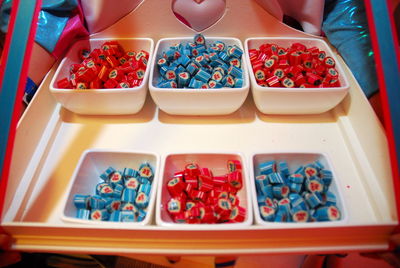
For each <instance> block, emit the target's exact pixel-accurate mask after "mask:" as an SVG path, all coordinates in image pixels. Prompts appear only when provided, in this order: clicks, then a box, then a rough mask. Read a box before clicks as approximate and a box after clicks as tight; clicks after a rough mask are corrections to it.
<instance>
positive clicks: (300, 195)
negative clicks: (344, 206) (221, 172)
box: [255, 161, 341, 222]
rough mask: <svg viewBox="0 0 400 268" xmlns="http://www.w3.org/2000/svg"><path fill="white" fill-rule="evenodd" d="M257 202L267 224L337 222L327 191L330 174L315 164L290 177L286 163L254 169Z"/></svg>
mask: <svg viewBox="0 0 400 268" xmlns="http://www.w3.org/2000/svg"><path fill="white" fill-rule="evenodd" d="M257 173H258V174H257V175H258V176H256V178H255V181H256V190H257V202H258V207H259V211H260V216H261V217H262V219H263V220H265V221H269V222H314V221H335V220H339V219H340V218H341V213H340V210H339V209H338V207H337V205H336V196H335V194H334V193H333V192H331V191H329V188H330V185H331V183H332V179H333V176H332V172H331V171H330V170H327V169H325V168H324V166H323V165H322V164H321V163H320V162H319V161H315V162H313V163H309V164H306V165H302V166H300V167H298V168H297V169H296V171H295V172H294V173H290V171H289V168H288V164H287V163H286V161H279V162H276V161H266V162H262V163H260V164H259V165H258V172H257Z"/></svg>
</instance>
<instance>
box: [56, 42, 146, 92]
mask: <svg viewBox="0 0 400 268" xmlns="http://www.w3.org/2000/svg"><path fill="white" fill-rule="evenodd" d="M79 58H80V59H81V60H82V62H81V63H77V64H72V65H71V66H70V76H69V78H67V77H66V78H63V79H61V80H59V81H57V88H70V89H101V88H132V87H137V86H140V84H141V83H142V80H143V77H144V74H145V71H146V68H147V62H148V60H149V53H148V52H147V51H144V50H140V51H139V52H134V51H127V52H125V51H124V49H123V48H122V47H121V46H120V45H119V43H118V42H117V41H108V42H105V43H104V44H102V45H101V48H96V49H94V50H93V51H90V50H88V49H81V50H80V51H79Z"/></svg>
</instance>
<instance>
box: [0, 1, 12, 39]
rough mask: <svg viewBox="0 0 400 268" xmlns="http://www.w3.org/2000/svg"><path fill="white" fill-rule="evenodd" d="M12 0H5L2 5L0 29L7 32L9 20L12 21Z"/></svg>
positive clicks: (0, 9)
mask: <svg viewBox="0 0 400 268" xmlns="http://www.w3.org/2000/svg"><path fill="white" fill-rule="evenodd" d="M11 4H12V0H4V2H3V4H1V7H0V31H2V32H3V33H6V32H7V29H8V22H9V21H10V14H11Z"/></svg>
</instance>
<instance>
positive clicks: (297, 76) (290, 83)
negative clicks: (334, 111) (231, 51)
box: [249, 43, 340, 88]
mask: <svg viewBox="0 0 400 268" xmlns="http://www.w3.org/2000/svg"><path fill="white" fill-rule="evenodd" d="M249 57H250V61H251V65H252V67H253V72H254V76H255V79H256V81H257V83H258V85H260V86H262V87H287V88H293V87H300V88H317V87H319V88H326V87H340V82H339V79H338V76H339V74H338V71H337V70H336V69H335V60H334V59H333V58H332V57H329V56H327V55H326V53H325V51H322V50H319V49H318V48H317V47H311V48H307V47H306V46H305V45H303V44H301V43H294V44H292V45H291V46H290V47H289V48H283V47H280V46H278V45H276V44H263V45H261V46H260V47H259V49H258V50H257V49H250V50H249Z"/></svg>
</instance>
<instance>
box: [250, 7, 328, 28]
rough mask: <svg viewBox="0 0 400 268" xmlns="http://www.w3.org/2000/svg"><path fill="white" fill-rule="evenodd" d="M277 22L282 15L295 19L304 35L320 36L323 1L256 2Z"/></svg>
mask: <svg viewBox="0 0 400 268" xmlns="http://www.w3.org/2000/svg"><path fill="white" fill-rule="evenodd" d="M256 1H257V3H258V4H260V5H261V6H262V7H263V8H264V9H265V10H267V11H268V12H269V13H270V14H271V15H273V16H274V17H275V18H277V19H278V20H282V18H283V14H286V15H288V16H291V17H292V18H294V19H296V20H297V21H298V22H299V23H300V24H301V26H302V27H303V29H304V31H305V32H306V33H310V34H314V35H320V34H321V24H322V18H323V12H324V3H325V2H324V0H296V1H293V0H256Z"/></svg>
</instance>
